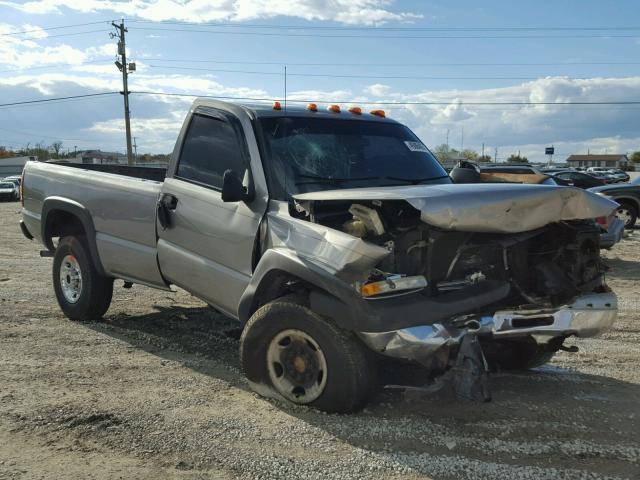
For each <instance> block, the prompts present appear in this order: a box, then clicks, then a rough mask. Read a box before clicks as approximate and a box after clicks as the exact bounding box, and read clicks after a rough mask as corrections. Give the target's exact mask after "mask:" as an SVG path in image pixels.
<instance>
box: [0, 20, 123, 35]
mask: <svg viewBox="0 0 640 480" xmlns="http://www.w3.org/2000/svg"><path fill="white" fill-rule="evenodd" d="M109 22H111V20H103V21H100V22H86V23H74V24H72V25H60V26H58V27H44V28H35V29H33V30H21V31H18V32H6V33H0V37H6V36H9V35H23V34H26V33H40V32H42V31H49V30H60V29H63V28H74V27H86V26H87V25H99V24H101V23H107V24H108V23H109Z"/></svg>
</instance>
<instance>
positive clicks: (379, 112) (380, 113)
mask: <svg viewBox="0 0 640 480" xmlns="http://www.w3.org/2000/svg"><path fill="white" fill-rule="evenodd" d="M369 113H370V114H371V115H375V116H376V117H381V118H384V117H385V116H386V115H385V113H384V110H371V111H370V112H369Z"/></svg>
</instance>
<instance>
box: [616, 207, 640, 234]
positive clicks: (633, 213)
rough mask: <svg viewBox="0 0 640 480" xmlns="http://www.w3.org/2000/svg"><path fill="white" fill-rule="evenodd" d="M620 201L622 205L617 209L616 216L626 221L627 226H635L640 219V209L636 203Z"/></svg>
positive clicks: (625, 225)
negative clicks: (639, 215)
mask: <svg viewBox="0 0 640 480" xmlns="http://www.w3.org/2000/svg"><path fill="white" fill-rule="evenodd" d="M619 203H620V206H619V207H618V209H617V210H616V217H618V218H619V219H620V220H622V221H623V222H624V227H625V228H633V226H634V225H635V224H636V220H637V219H638V209H637V208H636V206H635V205H633V204H631V203H629V202H626V201H624V200H623V201H620V202H619Z"/></svg>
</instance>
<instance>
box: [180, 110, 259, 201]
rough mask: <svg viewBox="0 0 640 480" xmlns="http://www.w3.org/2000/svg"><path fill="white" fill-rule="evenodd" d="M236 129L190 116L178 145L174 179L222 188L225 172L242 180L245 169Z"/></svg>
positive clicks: (221, 120)
mask: <svg viewBox="0 0 640 480" xmlns="http://www.w3.org/2000/svg"><path fill="white" fill-rule="evenodd" d="M248 163H249V162H248V154H247V150H246V143H245V142H244V139H243V137H242V133H241V130H240V125H232V123H231V122H230V121H228V120H227V119H226V118H224V117H222V116H220V117H210V116H206V115H200V114H194V115H193V117H192V119H191V123H190V124H189V129H188V130H187V134H186V136H185V140H184V143H183V144H182V151H181V152H180V159H179V161H178V170H177V172H176V177H178V178H181V179H183V180H190V181H193V182H196V183H200V184H204V185H207V186H211V187H214V188H216V189H221V188H222V177H223V175H224V172H225V171H226V170H234V171H236V172H238V173H239V174H240V176H242V175H243V174H244V172H245V170H246V168H247V165H248Z"/></svg>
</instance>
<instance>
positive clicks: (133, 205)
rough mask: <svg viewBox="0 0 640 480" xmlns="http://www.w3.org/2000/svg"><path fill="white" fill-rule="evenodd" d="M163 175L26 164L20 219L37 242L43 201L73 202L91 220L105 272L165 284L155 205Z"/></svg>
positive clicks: (161, 172) (104, 167) (154, 171)
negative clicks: (157, 236)
mask: <svg viewBox="0 0 640 480" xmlns="http://www.w3.org/2000/svg"><path fill="white" fill-rule="evenodd" d="M164 175H165V170H164V169H158V168H146V167H129V166H121V165H86V164H71V163H44V162H28V163H27V164H26V166H25V175H24V183H25V185H24V192H25V198H24V208H23V214H24V215H23V218H24V222H25V224H26V226H27V229H28V230H29V232H31V234H32V235H33V236H34V237H36V238H37V239H39V240H41V237H42V232H43V230H44V229H43V228H42V224H41V215H42V214H43V210H44V211H46V210H47V208H50V207H46V205H47V204H48V205H49V206H50V205H53V204H57V203H65V202H66V204H68V203H71V204H75V205H76V206H78V208H81V209H84V210H86V211H87V213H88V214H89V217H90V218H91V220H92V221H93V227H94V228H95V234H94V235H95V242H96V246H97V249H98V253H99V256H100V262H101V263H102V266H103V268H104V270H105V272H106V273H107V274H109V275H112V276H114V277H117V278H124V279H130V280H135V281H137V282H139V283H146V284H150V285H154V286H164V285H165V284H164V281H163V279H162V277H161V275H160V271H159V269H158V265H157V259H156V208H157V207H156V204H157V201H158V196H159V195H160V190H161V188H162V180H163V179H164Z"/></svg>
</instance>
